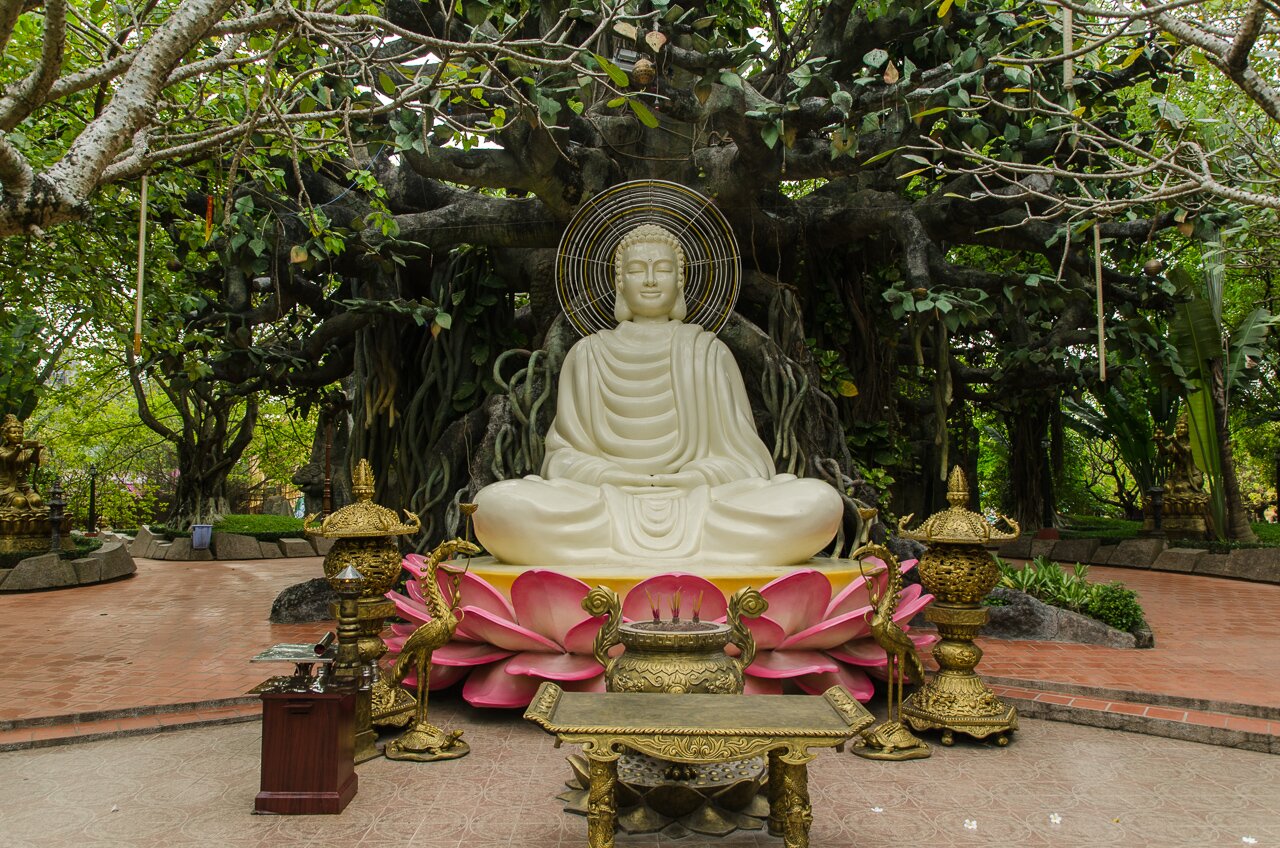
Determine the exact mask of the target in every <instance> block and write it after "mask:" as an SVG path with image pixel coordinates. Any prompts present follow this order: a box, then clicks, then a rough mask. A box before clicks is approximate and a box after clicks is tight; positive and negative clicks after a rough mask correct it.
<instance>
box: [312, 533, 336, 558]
mask: <svg viewBox="0 0 1280 848" xmlns="http://www.w3.org/2000/svg"><path fill="white" fill-rule="evenodd" d="M307 541H308V542H310V543H311V547H313V548H315V550H316V553H317V554H318V555H319V556H325V555H327V554H328V553H329V549H330V548H332V547H333V542H334V540H333V539H326V538H325V537H324V536H316V535H314V534H308V536H307Z"/></svg>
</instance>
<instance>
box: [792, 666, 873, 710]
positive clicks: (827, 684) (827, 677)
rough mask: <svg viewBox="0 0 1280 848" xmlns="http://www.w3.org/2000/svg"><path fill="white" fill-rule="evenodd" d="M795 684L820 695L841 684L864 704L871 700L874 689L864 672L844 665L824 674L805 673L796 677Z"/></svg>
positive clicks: (812, 693) (810, 692)
mask: <svg viewBox="0 0 1280 848" xmlns="http://www.w3.org/2000/svg"><path fill="white" fill-rule="evenodd" d="M796 685H797V686H799V687H800V688H801V689H803V690H804V691H805V692H808V693H809V694H810V695H821V694H822V693H823V692H825V691H827V690H828V689H830V688H831V687H832V686H843V687H844V688H846V689H848V690H849V694H850V695H852V696H853V697H855V698H857V699H858V700H859V701H862V702H863V703H864V704H865V703H866V702H867V701H870V700H871V696H872V695H874V694H875V691H876V687H875V684H873V683H872V682H871V678H869V677H867V675H866V673H865V672H863V671H862V670H861V669H857V668H844V667H841V668H839V669H837V670H836V671H830V672H826V673H824V674H807V675H805V676H804V677H799V678H796Z"/></svg>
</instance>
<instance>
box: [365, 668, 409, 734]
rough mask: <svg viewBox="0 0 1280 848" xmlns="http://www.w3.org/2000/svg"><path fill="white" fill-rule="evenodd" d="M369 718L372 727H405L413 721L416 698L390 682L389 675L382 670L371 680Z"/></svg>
mask: <svg viewBox="0 0 1280 848" xmlns="http://www.w3.org/2000/svg"><path fill="white" fill-rule="evenodd" d="M371 697H372V704H371V716H370V720H371V721H372V723H373V726H374V727H406V726H408V725H409V723H410V722H412V721H413V712H414V709H415V708H416V707H417V706H418V702H417V700H416V699H415V698H414V697H413V696H412V695H410V694H409V693H408V692H407V691H406V690H404V689H402V688H401V687H399V686H396V685H394V684H392V682H391V675H390V673H389V672H387V671H386V670H383V671H382V673H381V674H379V675H378V679H377V680H375V681H374V682H373V692H372V696H371Z"/></svg>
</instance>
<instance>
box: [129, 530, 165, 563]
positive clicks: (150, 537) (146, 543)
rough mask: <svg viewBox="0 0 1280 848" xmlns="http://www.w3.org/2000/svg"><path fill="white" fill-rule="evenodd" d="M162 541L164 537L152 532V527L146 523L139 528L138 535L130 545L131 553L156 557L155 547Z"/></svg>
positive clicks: (150, 557)
mask: <svg viewBox="0 0 1280 848" xmlns="http://www.w3.org/2000/svg"><path fill="white" fill-rule="evenodd" d="M162 542H164V539H161V538H160V537H159V536H157V535H156V534H155V533H152V532H151V528H150V527H148V526H147V525H145V524H144V525H142V526H141V527H139V528H138V535H137V536H134V537H133V542H132V544H130V546H129V553H131V554H132V555H133V556H136V557H146V558H147V559H155V558H156V551H155V550H154V548H155V547H156V545H158V544H159V543H162Z"/></svg>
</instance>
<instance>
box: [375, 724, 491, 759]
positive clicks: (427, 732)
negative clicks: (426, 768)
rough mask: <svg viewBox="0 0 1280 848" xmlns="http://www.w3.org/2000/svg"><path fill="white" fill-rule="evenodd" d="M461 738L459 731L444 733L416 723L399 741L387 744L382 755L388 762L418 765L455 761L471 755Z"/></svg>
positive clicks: (395, 740)
mask: <svg viewBox="0 0 1280 848" xmlns="http://www.w3.org/2000/svg"><path fill="white" fill-rule="evenodd" d="M461 736H462V731H461V730H454V731H452V732H450V733H446V732H444V731H443V730H441V729H440V728H438V727H436V726H435V725H434V724H431V723H430V722H418V723H415V724H414V725H413V727H411V728H409V730H408V731H407V732H406V733H405V734H404V735H403V736H401V737H400V738H399V739H393V740H391V741H390V742H388V743H387V746H386V748H384V749H383V753H384V754H385V755H386V757H387V759H389V760H412V761H414V762H418V763H433V762H436V761H437V760H456V759H458V758H459V757H465V756H466V755H467V754H469V753H471V746H470V745H468V744H467V743H466V742H463V741H462V739H461V738H459V737H461Z"/></svg>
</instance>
